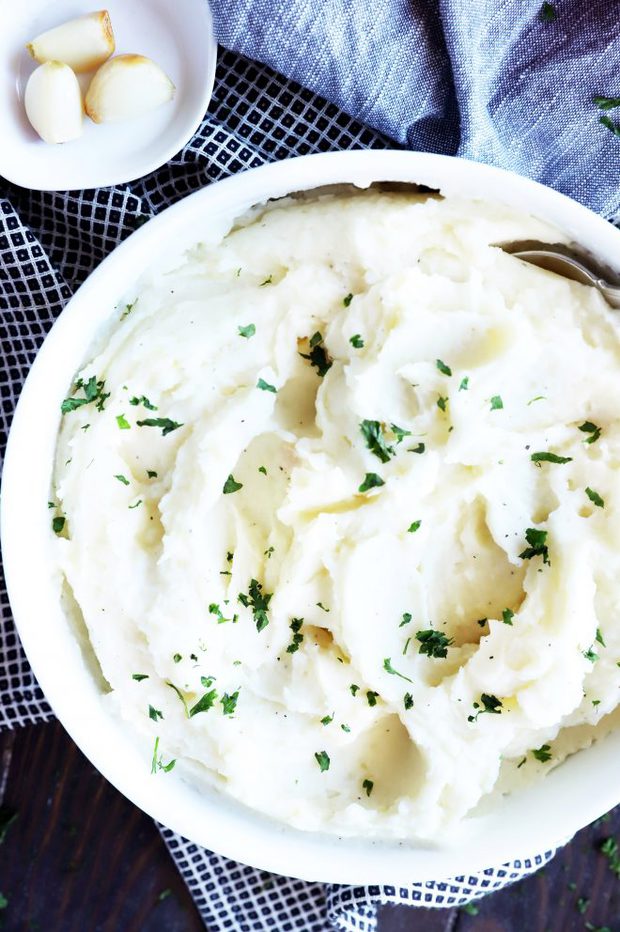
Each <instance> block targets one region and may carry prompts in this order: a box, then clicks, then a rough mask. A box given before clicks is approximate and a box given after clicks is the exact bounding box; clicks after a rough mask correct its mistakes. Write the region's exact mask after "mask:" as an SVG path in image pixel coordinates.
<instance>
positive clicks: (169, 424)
mask: <svg viewBox="0 0 620 932" xmlns="http://www.w3.org/2000/svg"><path fill="white" fill-rule="evenodd" d="M136 424H137V425H138V427H161V435H162V437H165V436H166V435H167V434H171V433H172V431H173V430H178V428H179V427H183V424H179V422H178V421H171V420H170V418H169V417H147V418H145V420H143V421H136Z"/></svg>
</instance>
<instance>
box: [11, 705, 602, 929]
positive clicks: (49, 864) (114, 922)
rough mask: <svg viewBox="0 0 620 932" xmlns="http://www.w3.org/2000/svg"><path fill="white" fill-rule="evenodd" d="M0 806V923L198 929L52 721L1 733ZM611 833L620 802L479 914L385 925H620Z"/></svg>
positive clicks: (140, 826)
mask: <svg viewBox="0 0 620 932" xmlns="http://www.w3.org/2000/svg"><path fill="white" fill-rule="evenodd" d="M0 803H1V804H2V810H0V838H1V839H2V841H1V842H0V893H1V894H2V898H0V906H1V905H2V904H4V898H6V901H7V902H6V905H5V906H4V908H2V909H0V928H1V929H2V930H3V932H30V930H38V932H198V930H203V929H204V927H203V925H202V922H201V919H200V916H199V915H198V913H197V911H196V909H195V907H194V905H193V903H192V900H191V897H190V896H189V894H188V892H187V890H186V888H185V885H184V883H183V881H182V880H181V878H180V876H179V875H178V873H177V871H176V869H175V867H174V865H173V863H172V861H171V860H170V858H169V856H168V853H167V851H166V848H165V846H164V843H163V841H162V840H161V838H160V837H159V834H158V832H157V830H156V828H155V826H154V825H153V823H152V821H151V820H150V819H149V817H148V816H146V815H144V813H142V812H140V811H139V810H138V809H136V808H135V807H134V806H133V805H132V804H131V803H129V802H128V801H127V800H126V799H125V798H124V797H123V796H121V795H120V794H119V793H118V792H117V791H116V790H114V789H113V788H112V787H111V786H110V785H109V784H108V783H107V782H106V781H105V780H104V779H103V778H102V777H100V776H99V774H98V773H97V772H96V771H95V770H94V769H93V767H92V766H91V765H90V764H89V763H88V761H86V759H85V758H84V757H83V756H82V754H81V753H80V752H79V751H78V750H77V748H76V747H75V745H74V744H73V742H72V741H71V740H70V738H69V737H68V736H67V735H66V734H65V732H64V730H63V729H62V728H61V727H60V726H59V725H58V724H56V723H51V724H48V725H40V726H37V727H30V728H25V729H22V730H19V731H16V732H11V733H4V734H2V735H0ZM15 813H16V817H15V818H14V819H13V820H12V821H11V816H12V815H13V814H15ZM7 822H8V823H9V824H8V825H7ZM2 826H4V830H3V828H2ZM3 835H4V837H2V836H3ZM613 836H617V837H618V839H619V840H620V807H619V808H618V809H616V810H614V812H613V813H612V814H611V815H610V816H608V817H607V818H606V819H604V820H599V822H598V824H595V825H593V826H591V827H590V828H588V829H584V831H582V832H580V833H579V835H578V836H577V838H576V839H575V840H574V841H573V842H572V844H571V845H569V846H568V847H567V848H565V849H564V850H563V851H562V852H561V853H560V854H559V855H558V856H557V857H556V858H555V860H554V861H553V862H552V863H551V864H550V865H548V866H547V867H546V868H543V870H541V871H539V872H538V873H537V874H536V875H535V876H533V877H530V878H528V879H527V880H525V881H522V882H521V883H518V884H516V885H514V886H513V887H511V888H509V889H508V890H505V891H502V892H500V893H495V894H493V895H491V896H489V897H488V898H487V899H485V900H483V901H482V902H481V903H480V904H479V906H478V913H477V915H468V914H467V912H465V911H463V910H449V911H446V910H427V909H419V910H411V909H407V908H386V909H384V910H383V911H382V913H381V918H380V923H379V926H380V929H381V932H577V930H579V932H581V930H586V929H587V930H590V932H592V930H600V929H601V928H603V927H606V928H607V929H608V930H610V932H620V877H619V876H617V873H616V872H614V870H613V869H612V864H611V862H610V859H609V858H608V857H605V855H604V854H602V853H601V852H600V850H599V847H600V844H601V842H602V841H603V840H604V839H606V838H608V837H613ZM617 872H618V873H620V859H619V860H618V861H617ZM232 932H234V930H232ZM274 932H279V930H274Z"/></svg>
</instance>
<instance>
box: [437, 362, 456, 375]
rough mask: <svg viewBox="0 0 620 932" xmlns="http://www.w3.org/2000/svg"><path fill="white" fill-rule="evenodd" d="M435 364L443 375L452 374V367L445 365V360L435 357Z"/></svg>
mask: <svg viewBox="0 0 620 932" xmlns="http://www.w3.org/2000/svg"><path fill="white" fill-rule="evenodd" d="M435 365H436V366H437V368H438V369H439V371H440V372H441V373H442V374H443V375H452V369H451V368H450V366H446V364H445V362H444V361H443V360H442V359H436V360H435Z"/></svg>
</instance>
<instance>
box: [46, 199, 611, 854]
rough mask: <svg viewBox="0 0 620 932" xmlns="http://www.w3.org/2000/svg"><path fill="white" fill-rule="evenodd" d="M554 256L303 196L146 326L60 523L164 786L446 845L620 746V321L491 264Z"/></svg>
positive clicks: (231, 239)
mask: <svg viewBox="0 0 620 932" xmlns="http://www.w3.org/2000/svg"><path fill="white" fill-rule="evenodd" d="M525 238H536V239H548V240H552V241H557V240H558V239H560V238H561V237H560V235H559V234H558V232H557V231H556V230H553V229H551V228H550V227H548V226H546V225H545V224H543V223H541V222H539V221H537V220H534V219H532V218H531V217H527V216H522V215H519V214H518V213H516V212H514V211H512V210H508V209H507V208H504V207H501V206H498V205H488V204H484V203H478V202H475V203H474V202H468V201H466V200H459V199H446V200H443V199H440V198H438V197H432V196H431V197H427V196H422V195H416V194H411V195H409V194H407V195H405V194H401V193H394V192H392V193H389V192H377V191H371V192H366V193H358V194H342V195H329V196H324V197H320V198H315V199H314V200H312V199H308V200H306V201H288V202H280V203H277V204H275V205H272V206H270V207H269V208H268V209H263V210H260V211H254V212H253V213H252V214H250V215H249V216H248V217H245V218H244V219H243V220H242V221H241V222H240V223H239V224H238V225H237V226H236V227H235V228H234V229H233V230H232V231H231V232H230V233H229V234H228V235H227V236H226V237H225V238H224V239H223V241H222V242H220V243H219V244H218V245H216V246H209V247H206V246H197V247H196V248H195V249H193V250H192V251H191V253H190V254H188V255H187V257H186V259H185V261H184V262H183V263H182V264H181V265H180V266H179V267H178V268H177V269H176V270H175V271H173V272H171V273H166V274H163V273H160V274H157V275H156V276H155V277H154V278H151V280H150V282H149V283H147V284H145V285H144V287H143V288H142V290H140V292H139V295H138V297H137V299H136V300H135V302H134V303H133V305H132V306H130V307H128V308H126V309H125V310H124V311H123V312H122V313H121V312H120V311H119V318H120V319H119V320H118V323H117V324H116V325H115V326H114V328H113V330H112V331H111V334H110V336H109V339H108V340H107V342H106V345H105V349H104V350H103V351H102V352H101V353H99V354H98V355H97V356H96V358H94V359H93V360H92V362H89V363H88V365H86V366H85V367H84V369H83V371H82V372H81V373H80V374H79V378H77V379H76V382H75V383H74V385H73V386H72V388H71V390H70V392H69V393H68V394H69V398H68V399H67V401H66V402H65V403H64V405H63V410H64V416H63V421H62V429H61V432H60V438H59V448H58V455H57V465H56V474H55V485H54V489H53V492H52V494H53V496H54V503H55V505H56V510H55V511H54V512H52V515H53V516H55V517H56V519H57V520H56V524H55V528H56V531H57V532H58V540H57V548H58V561H59V564H60V567H61V569H62V573H63V574H64V577H65V579H66V589H67V591H68V592H70V593H71V598H72V600H74V604H75V605H76V606H77V607H79V610H80V612H81V614H82V616H83V619H84V622H85V624H86V628H87V630H88V634H89V637H90V641H91V644H92V647H93V649H94V652H95V654H96V656H97V658H98V661H99V664H100V666H101V670H102V673H103V676H104V677H105V680H106V681H107V683H108V684H109V687H110V696H109V699H108V701H110V702H112V703H114V705H115V706H116V707H117V709H118V710H119V713H120V714H121V715H122V716H124V717H125V718H126V719H127V720H129V721H130V722H131V723H133V725H134V726H136V727H137V728H138V729H139V730H140V731H141V732H143V733H145V734H146V735H147V736H148V740H149V747H150V748H151V749H153V748H154V753H153V771H154V772H155V774H156V776H153V777H148V772H149V767H150V766H151V756H150V754H149V752H148V751H145V779H158V780H161V779H170V777H168V776H167V775H166V770H169V769H170V765H171V763H172V761H176V762H177V771H181V772H182V773H185V775H186V776H187V777H188V778H190V779H192V780H200V779H201V778H204V779H206V780H207V781H209V782H211V783H213V784H215V785H216V786H219V787H221V788H222V789H223V790H224V791H225V792H226V793H227V794H230V795H231V796H232V797H235V798H236V799H238V800H240V801H241V802H243V803H244V804H246V805H248V806H250V807H252V808H253V809H256V810H259V811H261V812H262V813H266V814H268V815H270V816H273V817H275V818H277V819H281V820H283V821H286V822H288V823H290V824H292V825H295V826H299V827H302V828H304V829H311V830H319V829H320V830H325V831H329V832H338V833H343V834H351V835H360V836H370V835H374V836H383V837H417V838H426V837H437V838H440V837H442V836H443V837H445V836H446V833H447V832H448V830H449V829H450V828H451V827H453V826H455V825H456V824H457V823H458V822H459V821H460V820H462V819H464V818H465V817H466V816H467V814H468V813H471V812H472V811H473V810H475V809H476V807H478V811H480V806H479V804H481V803H482V804H483V806H484V805H486V804H488V800H489V798H491V799H493V798H495V797H489V794H493V793H494V794H495V796H498V795H499V794H500V793H501V792H503V791H505V790H506V789H510V788H512V787H514V786H516V785H518V784H519V783H520V782H524V781H528V780H531V779H538V778H540V777H542V776H543V775H544V774H545V773H546V772H547V771H549V770H550V769H551V768H552V767H554V766H556V765H557V764H558V763H559V762H560V761H562V760H563V759H564V758H565V757H566V755H567V754H570V753H572V752H574V751H575V750H576V749H578V748H581V747H584V746H586V745H588V744H589V743H591V741H592V740H593V739H594V738H595V737H597V736H600V735H601V734H603V733H604V732H605V731H606V730H609V728H610V727H612V725H613V724H614V717H613V716H612V715H611V714H610V713H612V712H613V710H614V709H615V707H616V705H617V703H618V700H619V691H620V669H619V662H620V624H619V623H618V617H619V610H620V604H619V603H620V576H619V563H620V557H619V554H620V518H619V510H618V494H619V493H618V469H619V465H620V427H619V422H618V398H619V397H620V341H619V337H620V324H619V323H618V320H619V318H618V314H617V312H616V313H615V314H614V313H612V312H611V311H610V309H609V308H608V307H607V306H606V305H605V304H604V302H603V301H602V299H601V298H600V296H599V295H598V294H597V293H596V292H595V291H594V290H592V289H588V288H585V287H582V286H580V285H577V284H573V283H570V282H568V281H566V280H564V279H563V278H560V277H557V276H554V275H552V274H549V273H547V272H543V271H541V270H538V269H535V268H533V267H532V266H528V265H526V264H524V263H522V262H520V261H518V260H517V259H514V258H512V257H510V256H508V255H506V254H504V253H503V252H502V251H501V250H500V249H498V248H496V247H494V246H493V245H491V244H493V243H498V242H501V241H503V240H509V239H525ZM63 517H64V518H65V522H64V525H63V524H62V518H63ZM58 519H60V520H58ZM61 525H62V526H61ZM145 744H146V742H145ZM147 755H148V760H147V759H146V756H147Z"/></svg>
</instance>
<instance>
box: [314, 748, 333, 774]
mask: <svg viewBox="0 0 620 932" xmlns="http://www.w3.org/2000/svg"><path fill="white" fill-rule="evenodd" d="M314 757H315V759H316V762H317V764H318V765H319V768H320V770H321V773H325V771H326V770H329V765H330V763H331V761H330V759H329V754H328V753H327V751H316V752H315V754H314Z"/></svg>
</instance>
